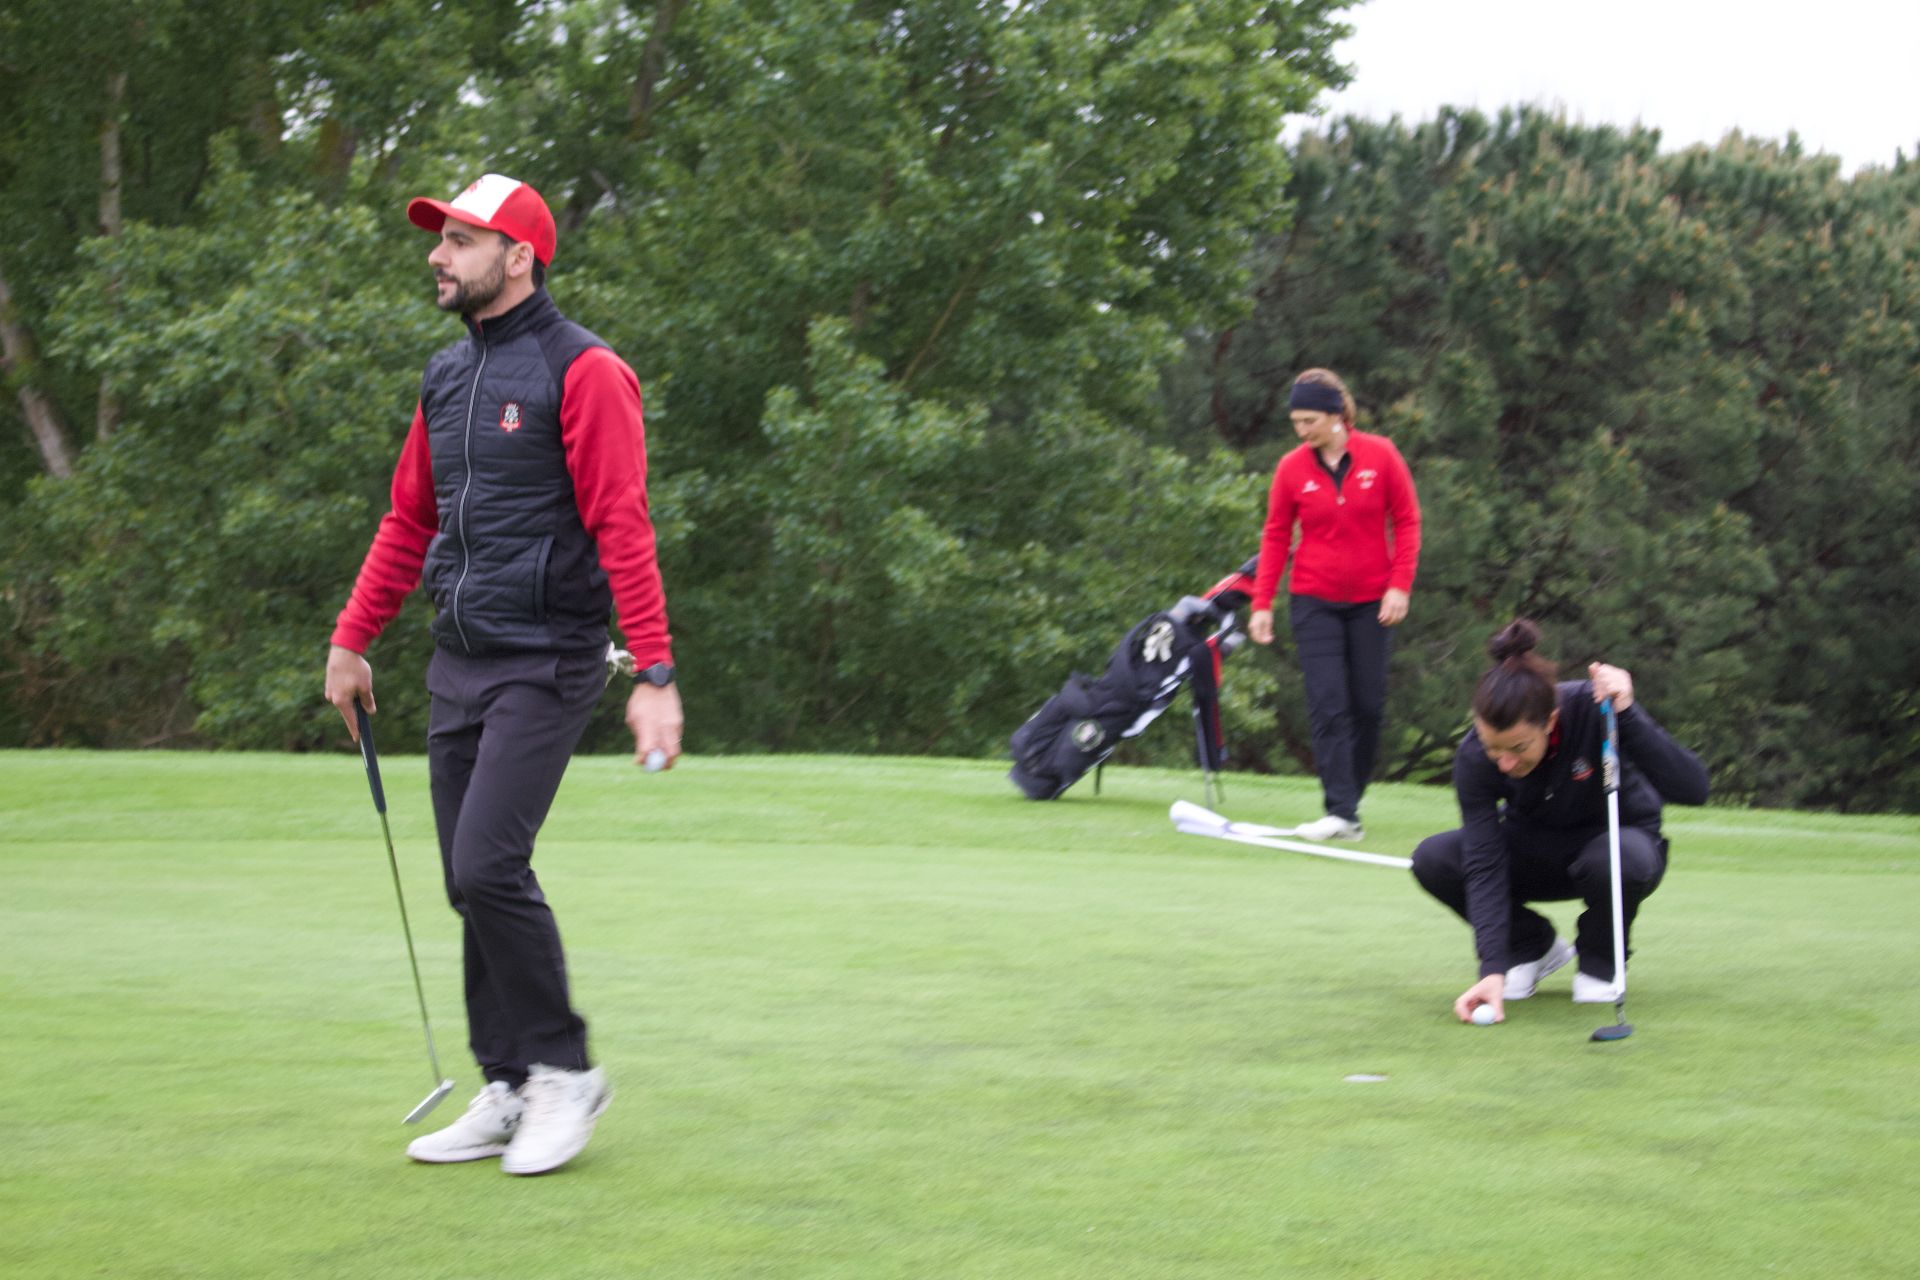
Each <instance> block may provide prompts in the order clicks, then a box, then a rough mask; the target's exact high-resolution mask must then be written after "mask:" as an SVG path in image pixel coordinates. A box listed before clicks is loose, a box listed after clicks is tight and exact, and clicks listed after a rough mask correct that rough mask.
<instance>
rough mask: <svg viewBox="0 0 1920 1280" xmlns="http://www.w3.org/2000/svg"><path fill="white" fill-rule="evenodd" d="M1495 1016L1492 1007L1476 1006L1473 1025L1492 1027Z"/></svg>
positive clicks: (1487, 1005) (1485, 1005)
mask: <svg viewBox="0 0 1920 1280" xmlns="http://www.w3.org/2000/svg"><path fill="white" fill-rule="evenodd" d="M1493 1016H1494V1015H1493V1006H1492V1005H1490V1004H1483V1005H1476V1006H1475V1007H1474V1010H1473V1025H1474V1026H1476V1027H1490V1026H1492V1025H1493Z"/></svg>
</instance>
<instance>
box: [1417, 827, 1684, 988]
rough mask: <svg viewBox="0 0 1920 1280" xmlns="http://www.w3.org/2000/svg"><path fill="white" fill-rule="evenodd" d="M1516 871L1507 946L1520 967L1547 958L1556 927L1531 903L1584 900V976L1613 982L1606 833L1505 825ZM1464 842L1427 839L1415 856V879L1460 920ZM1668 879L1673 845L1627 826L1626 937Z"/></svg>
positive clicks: (1623, 864)
mask: <svg viewBox="0 0 1920 1280" xmlns="http://www.w3.org/2000/svg"><path fill="white" fill-rule="evenodd" d="M1500 831H1501V834H1502V835H1503V836H1504V837H1505V839H1506V841H1507V851H1508V857H1509V859H1510V860H1511V865H1512V868H1513V871H1512V879H1511V881H1510V888H1511V901H1510V903H1509V907H1508V909H1509V911H1510V912H1511V913H1512V914H1511V916H1510V921H1509V925H1508V928H1509V933H1508V943H1509V951H1510V954H1511V955H1512V957H1513V963H1514V964H1526V963H1528V962H1530V961H1533V960H1537V959H1539V958H1540V957H1541V956H1543V955H1545V954H1547V948H1548V947H1550V946H1552V945H1553V937H1554V930H1553V923H1552V922H1551V921H1549V920H1548V919H1547V918H1546V917H1545V916H1543V915H1541V914H1540V913H1539V912H1537V911H1534V910H1531V909H1530V908H1529V907H1528V906H1527V905H1526V904H1527V903H1529V902H1557V901H1563V900H1566V899H1570V898H1578V899H1580V900H1581V901H1582V902H1584V903H1586V908H1587V909H1586V910H1585V911H1582V912H1581V913H1580V919H1579V921H1578V922H1577V923H1576V924H1575V933H1574V939H1573V945H1574V947H1575V948H1576V949H1577V950H1578V951H1579V952H1580V971H1581V972H1582V973H1585V974H1587V975H1589V976H1591V977H1595V978H1599V979H1601V980H1602V981H1611V980H1612V978H1613V873H1612V870H1611V865H1610V855H1609V853H1608V848H1607V845H1608V841H1607V829H1606V828H1605V827H1600V828H1598V829H1597V830H1596V829H1593V828H1585V827H1583V828H1580V829H1578V830H1573V831H1552V830H1546V829H1542V828H1523V827H1516V826H1514V825H1512V824H1510V823H1505V822H1503V823H1501V824H1500ZM1465 843H1466V842H1465V839H1464V833H1463V832H1461V831H1457V830H1456V831H1442V832H1441V833H1440V834H1439V835H1436V836H1428V837H1427V838H1426V839H1425V840H1422V841H1421V842H1420V847H1419V848H1417V849H1415V850H1414V851H1413V878H1414V879H1416V880H1418V881H1419V882H1420V887H1421V888H1422V889H1425V890H1426V891H1427V892H1428V893H1430V894H1432V895H1433V896H1434V897H1436V898H1438V899H1439V900H1440V901H1441V902H1443V903H1445V904H1446V905H1447V906H1448V907H1450V908H1452V910H1453V912H1454V914H1455V915H1457V916H1459V917H1460V918H1461V919H1462V920H1466V921H1467V922H1468V923H1469V924H1471V923H1472V920H1471V918H1470V917H1469V916H1468V915H1467V874H1466V864H1465ZM1666 873H1667V842H1666V841H1665V840H1662V839H1661V838H1660V837H1659V836H1656V835H1653V834H1651V833H1649V832H1646V831H1643V830H1641V829H1640V828H1639V827H1621V828H1620V902H1621V908H1622V914H1623V915H1624V916H1625V917H1626V922H1627V937H1628V939H1629V940H1631V939H1632V937H1633V917H1634V914H1635V913H1636V912H1637V911H1638V910H1639V908H1640V904H1641V903H1642V902H1644V901H1646V900H1647V898H1648V897H1649V896H1651V895H1652V893H1653V891H1654V890H1655V889H1657V888H1659V887H1660V879H1661V877H1662V876H1664V875H1666Z"/></svg>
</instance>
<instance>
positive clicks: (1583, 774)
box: [1573, 756, 1593, 782]
mask: <svg viewBox="0 0 1920 1280" xmlns="http://www.w3.org/2000/svg"><path fill="white" fill-rule="evenodd" d="M1592 776H1593V765H1592V763H1591V762H1590V761H1589V760H1588V759H1587V758H1586V757H1585V756H1577V757H1575V759H1574V762H1573V780H1574V781H1575V782H1585V781H1586V780H1587V779H1588V778H1591V777H1592Z"/></svg>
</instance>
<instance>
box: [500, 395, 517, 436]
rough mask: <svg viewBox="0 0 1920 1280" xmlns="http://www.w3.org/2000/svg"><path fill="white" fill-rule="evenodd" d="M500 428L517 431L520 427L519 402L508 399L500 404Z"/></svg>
mask: <svg viewBox="0 0 1920 1280" xmlns="http://www.w3.org/2000/svg"><path fill="white" fill-rule="evenodd" d="M500 429H501V430H502V431H518V430H519V429H520V402H519V401H518V400H509V401H507V402H506V403H505V404H503V405H501V406H500Z"/></svg>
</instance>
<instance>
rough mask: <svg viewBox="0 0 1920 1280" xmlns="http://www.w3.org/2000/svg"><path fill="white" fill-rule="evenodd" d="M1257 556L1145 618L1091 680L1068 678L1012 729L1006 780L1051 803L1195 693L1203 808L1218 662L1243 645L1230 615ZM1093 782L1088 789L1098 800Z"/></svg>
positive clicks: (1218, 751) (1217, 763)
mask: <svg viewBox="0 0 1920 1280" xmlns="http://www.w3.org/2000/svg"><path fill="white" fill-rule="evenodd" d="M1258 564H1259V558H1258V557H1257V556H1256V557H1255V558H1254V559H1252V560H1249V561H1247V562H1246V563H1245V564H1243V565H1241V566H1240V567H1239V568H1238V569H1237V570H1235V571H1234V572H1233V573H1230V574H1228V575H1227V576H1226V577H1225V578H1222V579H1221V580H1220V581H1219V582H1217V583H1215V584H1214V585H1213V587H1212V588H1210V589H1209V590H1208V591H1207V592H1206V594H1205V595H1199V596H1187V597H1185V598H1183V599H1182V600H1181V601H1180V602H1179V603H1178V604H1176V605H1174V607H1173V608H1171V609H1168V610H1165V611H1164V612H1161V613H1155V614H1152V615H1150V616H1148V617H1147V618H1145V619H1143V620H1142V621H1141V622H1140V624H1139V625H1138V626H1136V627H1134V628H1133V630H1131V631H1129V632H1127V635H1126V639H1124V640H1122V641H1121V642H1120V647H1119V648H1117V649H1115V650H1114V651H1113V656H1112V657H1111V658H1109V659H1108V660H1107V670H1106V673H1105V674H1104V675H1102V676H1100V677H1099V678H1098V679H1092V678H1090V677H1088V676H1084V675H1081V674H1080V673H1079V672H1077V671H1076V672H1074V673H1073V674H1072V675H1071V676H1069V677H1068V678H1067V682H1066V684H1065V685H1063V686H1062V687H1061V689H1060V692H1058V693H1056V694H1054V695H1053V696H1052V697H1051V698H1048V699H1047V701H1046V702H1045V704H1043V705H1042V706H1041V708H1040V709H1039V710H1038V711H1036V712H1034V713H1033V715H1032V716H1030V717H1029V718H1028V720H1027V722H1026V723H1025V724H1023V725H1021V726H1020V727H1019V728H1018V729H1016V730H1014V733H1013V739H1012V741H1011V742H1010V743H1009V745H1010V746H1011V747H1012V749H1013V770H1012V771H1011V772H1010V773H1009V774H1008V775H1007V776H1008V777H1009V778H1011V779H1012V780H1013V785H1014V786H1016V787H1018V788H1020V790H1021V791H1022V792H1023V793H1024V794H1025V795H1026V797H1027V798H1028V799H1029V800H1052V799H1054V798H1055V797H1056V796H1058V795H1060V793H1061V792H1063V791H1065V790H1066V789H1067V788H1068V787H1071V786H1072V785H1073V784H1074V783H1076V782H1078V781H1079V780H1080V779H1081V778H1082V777H1084V776H1085V775H1086V772H1087V770H1089V769H1096V770H1097V769H1098V768H1099V767H1100V766H1101V765H1103V764H1105V763H1106V760H1107V757H1108V756H1110V755H1112V754H1113V752H1114V748H1116V747H1118V746H1119V745H1120V743H1121V742H1122V741H1124V740H1125V739H1127V738H1132V737H1137V736H1138V735H1139V734H1140V733H1141V732H1142V731H1144V730H1145V729H1146V727H1147V726H1148V725H1150V724H1152V723H1153V722H1154V720H1155V719H1157V718H1158V717H1159V715H1160V713H1161V712H1163V711H1165V710H1166V709H1167V707H1168V706H1169V705H1170V704H1171V703H1172V702H1173V700H1174V697H1175V696H1176V695H1177V694H1178V693H1179V692H1180V689H1181V686H1183V685H1186V684H1189V683H1191V684H1192V685H1193V726H1194V759H1195V761H1196V762H1197V763H1198V764H1199V766H1200V769H1201V771H1202V772H1203V773H1204V774H1205V775H1206V784H1207V794H1208V797H1209V802H1211V796H1212V794H1213V783H1214V775H1215V774H1217V773H1218V772H1219V771H1220V768H1221V766H1222V765H1224V764H1225V763H1226V751H1225V748H1224V747H1223V746H1222V745H1221V742H1220V696H1219V692H1220V664H1221V662H1223V661H1224V660H1225V659H1226V658H1227V657H1228V656H1229V655H1230V654H1232V652H1233V651H1234V650H1235V649H1237V648H1239V646H1240V645H1241V643H1242V642H1244V641H1245V640H1246V638H1247V636H1246V633H1245V632H1244V631H1241V630H1240V629H1239V620H1238V618H1237V617H1236V616H1235V615H1236V614H1237V612H1238V611H1239V610H1240V609H1243V608H1244V607H1246V604H1247V602H1248V601H1249V600H1251V599H1252V598H1253V574H1254V570H1255V568H1256V567H1257V565H1258ZM1099 787H1100V781H1099V777H1098V774H1096V775H1095V778H1094V791H1095V793H1096V794H1098V792H1099Z"/></svg>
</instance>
